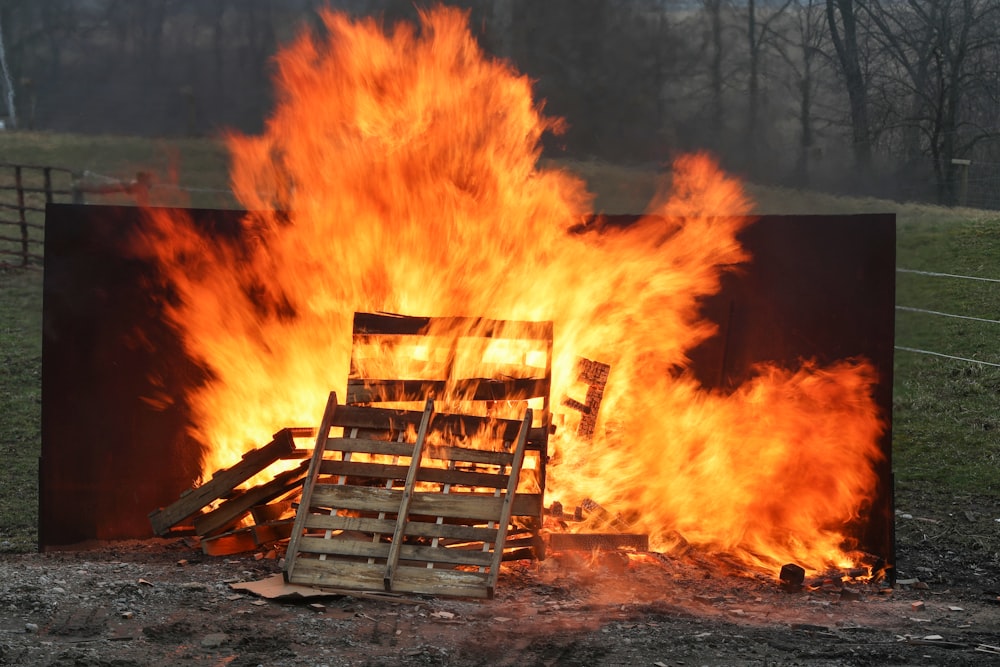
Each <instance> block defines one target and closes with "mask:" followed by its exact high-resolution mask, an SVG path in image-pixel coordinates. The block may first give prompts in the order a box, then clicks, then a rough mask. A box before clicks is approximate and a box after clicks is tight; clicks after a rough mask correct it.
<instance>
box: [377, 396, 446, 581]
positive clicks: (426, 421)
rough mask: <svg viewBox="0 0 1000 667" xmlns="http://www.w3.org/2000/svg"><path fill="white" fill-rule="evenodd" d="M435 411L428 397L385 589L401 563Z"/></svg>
mask: <svg viewBox="0 0 1000 667" xmlns="http://www.w3.org/2000/svg"><path fill="white" fill-rule="evenodd" d="M432 412H434V401H432V400H430V399H428V400H427V407H425V408H424V416H423V419H421V420H420V430H419V431H418V432H417V442H416V443H415V444H414V445H413V456H412V457H411V458H410V470H409V471H408V472H407V473H406V484H405V486H404V487H403V498H402V501H401V502H400V504H399V513H398V514H397V515H396V529H395V531H393V533H392V544H391V545H390V546H389V557H388V560H387V562H386V564H385V576H384V577H383V582H384V584H385V590H387V591H391V590H392V577H393V574H394V573H395V570H396V567H397V566H398V564H399V551H400V547H401V546H402V543H403V531H404V530H405V528H406V521H407V517H408V516H409V514H410V505H411V503H412V501H413V497H414V491H413V486H414V485H415V484H416V483H417V471H418V470H419V469H420V457H421V456H422V455H423V450H424V443H426V442H427V431H428V429H429V428H430V426H431V413H432Z"/></svg>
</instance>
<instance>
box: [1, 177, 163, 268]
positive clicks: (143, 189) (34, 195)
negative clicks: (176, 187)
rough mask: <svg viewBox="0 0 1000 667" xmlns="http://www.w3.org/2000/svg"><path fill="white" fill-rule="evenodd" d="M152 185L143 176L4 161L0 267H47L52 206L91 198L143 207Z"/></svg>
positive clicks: (82, 202) (84, 201)
mask: <svg viewBox="0 0 1000 667" xmlns="http://www.w3.org/2000/svg"><path fill="white" fill-rule="evenodd" d="M150 184H151V180H150V178H149V176H148V175H146V174H142V173H140V174H137V175H136V178H135V179H134V180H132V181H120V180H118V179H115V178H108V177H106V176H100V175H97V174H92V173H90V172H87V171H83V172H80V171H74V170H72V169H67V168H65V167H53V166H47V165H32V164H15V163H10V162H0V266H20V267H25V268H29V267H41V266H42V263H43V262H44V251H43V247H44V243H45V206H46V205H47V204H52V203H73V204H85V203H86V201H87V196H88V195H91V196H104V197H107V196H114V195H119V196H123V197H125V199H126V200H128V201H131V202H133V203H143V202H145V201H148V197H147V194H148V190H149V187H150ZM6 258H16V259H13V260H11V261H8V260H7V259H6Z"/></svg>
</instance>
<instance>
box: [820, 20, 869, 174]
mask: <svg viewBox="0 0 1000 667" xmlns="http://www.w3.org/2000/svg"><path fill="white" fill-rule="evenodd" d="M857 5H858V2H857V0H826V16H827V25H828V27H829V30H830V39H831V40H832V41H833V46H834V49H835V51H836V55H837V62H838V63H839V65H840V73H841V76H843V78H844V84H845V87H846V88H847V97H848V100H849V104H850V115H851V135H852V147H853V152H854V162H855V165H856V167H857V168H858V170H859V171H860V172H861V177H862V178H864V177H865V176H866V175H867V174H868V172H870V170H871V164H872V146H871V126H870V121H869V117H868V90H867V88H868V82H867V79H866V77H865V73H864V69H863V67H862V59H863V56H864V54H863V53H862V47H861V45H860V43H859V23H858V14H857Z"/></svg>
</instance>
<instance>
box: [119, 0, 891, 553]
mask: <svg viewBox="0 0 1000 667" xmlns="http://www.w3.org/2000/svg"><path fill="white" fill-rule="evenodd" d="M323 19H324V22H325V24H326V28H327V31H326V33H325V34H324V36H323V37H322V38H319V37H316V36H314V35H312V34H303V35H302V36H301V37H299V38H298V39H297V41H295V42H294V43H293V44H291V45H290V46H288V47H287V48H285V49H284V50H283V51H282V52H281V53H280V54H279V55H278V56H277V59H276V62H277V70H278V74H277V84H276V85H277V99H278V102H277V108H276V110H275V111H274V114H273V116H272V117H271V118H270V120H269V121H268V123H267V127H266V130H265V132H264V133H263V134H262V135H261V136H231V137H230V138H229V139H228V145H229V148H230V151H231V156H232V174H231V176H232V185H233V188H234V191H235V193H236V195H237V196H238V198H239V200H240V201H241V202H242V204H243V205H244V206H245V207H246V209H247V210H249V211H252V213H249V214H247V216H246V217H245V219H244V222H243V224H244V230H243V232H244V234H243V240H242V241H241V242H240V243H239V244H234V243H230V242H226V241H222V240H219V239H218V238H212V237H209V236H207V235H206V234H205V233H204V232H201V231H199V230H197V229H196V228H195V227H194V226H193V225H192V224H191V223H190V221H188V220H186V219H184V218H182V217H179V216H178V215H177V214H176V213H171V214H165V213H164V212H163V210H161V211H160V212H157V210H156V209H152V210H151V211H150V216H151V219H152V221H153V223H152V224H151V225H150V228H149V230H148V234H147V235H146V236H145V237H144V238H143V239H141V240H140V241H139V242H138V245H139V247H140V251H141V252H142V253H144V254H147V255H149V256H154V257H156V259H157V261H158V263H159V264H160V265H161V267H162V269H163V271H164V274H165V275H166V276H167V278H168V279H169V280H170V281H171V282H172V283H173V285H174V289H175V291H176V295H177V299H175V300H172V301H171V302H170V303H169V304H167V305H166V306H165V308H166V315H167V317H168V318H169V320H170V322H171V323H172V324H173V325H175V326H176V328H177V329H178V331H180V332H181V335H182V337H183V342H184V345H185V346H186V349H187V352H188V354H190V355H191V356H192V357H193V358H195V359H197V360H199V361H201V362H202V363H204V364H205V365H206V366H207V367H208V368H210V369H211V371H212V379H211V381H209V382H208V383H207V384H205V385H204V386H203V387H201V388H199V389H198V390H196V391H195V392H194V393H193V394H192V395H190V396H188V397H186V398H187V400H188V402H189V404H190V405H191V408H192V411H193V422H194V427H193V429H194V435H195V436H196V437H197V438H198V439H199V440H200V441H202V442H204V443H209V445H210V447H211V450H212V453H211V460H208V461H206V463H205V469H206V471H209V472H210V471H212V470H215V469H217V468H219V467H222V466H226V465H229V464H231V463H232V462H234V461H235V460H236V459H238V457H239V456H240V455H241V454H242V453H243V452H244V451H246V450H247V449H249V448H251V447H253V446H256V445H258V444H260V443H263V442H267V441H268V439H269V438H270V434H271V433H273V432H275V431H276V430H278V429H280V428H282V427H284V426H288V425H302V424H313V423H315V422H317V421H318V419H319V416H320V415H321V414H322V411H323V406H324V404H325V400H326V395H327V393H328V392H329V391H330V390H331V389H333V390H336V391H337V392H338V393H339V394H340V395H343V392H344V388H345V386H346V379H347V376H348V361H349V359H350V349H351V322H352V315H353V313H354V312H355V311H372V312H374V311H388V312H395V313H403V314H411V315H434V316H446V315H475V316H483V317H489V318H495V319H507V320H529V321H530V320H536V321H537V320H550V321H552V322H554V325H555V341H554V350H555V351H554V359H553V365H552V372H553V386H552V397H553V399H554V402H553V404H554V405H558V402H559V399H560V398H561V397H563V396H566V395H568V394H571V393H572V392H573V391H574V382H575V381H576V379H577V378H576V375H575V368H576V360H577V358H578V357H586V358H588V359H594V360H598V361H601V362H604V363H608V364H610V365H611V368H612V370H611V376H610V380H609V384H608V386H607V390H606V393H605V395H604V400H603V405H602V408H601V417H600V421H599V423H598V429H597V434H596V436H595V437H594V439H593V441H586V440H584V439H580V438H577V437H576V436H575V435H574V434H575V428H573V424H572V421H573V419H575V418H578V415H576V416H574V413H572V411H567V414H566V415H562V417H561V419H562V420H564V421H565V424H564V425H563V427H562V428H560V429H559V430H558V432H557V433H556V435H555V436H554V438H553V441H552V442H551V443H550V448H551V452H552V454H553V458H552V463H551V464H550V466H549V468H548V484H547V489H546V496H547V502H551V501H552V500H560V501H561V502H563V503H564V505H566V506H573V505H575V504H579V503H580V501H581V500H582V499H584V498H593V499H594V500H596V501H597V502H599V503H601V504H602V505H603V506H605V507H609V508H613V509H614V511H615V512H618V513H620V514H622V515H623V516H627V517H629V520H630V521H631V522H633V524H632V527H633V530H635V531H637V532H639V531H641V532H647V533H649V535H650V536H651V539H652V543H653V545H654V546H655V545H657V544H663V543H664V541H665V540H669V539H671V538H670V536H671V535H675V534H676V533H680V534H682V535H683V536H684V537H685V538H686V539H687V540H688V541H689V542H692V543H695V544H700V545H705V546H706V547H707V548H712V549H718V550H723V551H726V552H728V553H731V554H736V555H739V556H741V557H743V558H745V559H746V560H747V562H748V563H756V564H770V565H773V563H780V562H786V561H797V562H802V563H808V564H811V565H813V566H815V567H820V566H823V565H831V564H837V563H839V564H843V563H844V561H847V560H849V559H850V558H849V556H850V554H848V553H847V552H846V551H845V546H844V545H845V534H844V533H845V526H846V525H847V524H848V522H850V521H852V520H853V519H855V518H856V517H857V514H858V512H859V511H860V508H862V507H864V506H865V505H866V504H867V503H868V502H869V501H870V500H871V496H872V494H873V489H874V487H875V481H876V480H875V474H874V472H873V464H874V463H875V462H876V461H877V460H878V458H879V456H880V454H879V449H878V446H877V442H878V438H879V436H880V434H881V433H882V429H883V427H884V425H883V423H882V421H881V420H880V418H879V414H878V409H877V408H876V406H875V404H874V401H873V399H872V388H873V385H874V383H875V381H876V378H875V377H874V372H873V370H872V369H871V367H870V366H869V365H868V364H866V363H864V362H861V361H845V362H842V363H839V364H835V365H833V366H831V367H827V368H819V367H816V366H815V365H813V364H810V363H806V364H804V365H803V367H802V368H800V369H798V370H786V369H782V368H776V367H762V368H760V369H759V373H758V374H757V376H756V377H755V378H754V379H753V380H751V381H749V382H748V383H746V384H745V385H744V386H742V387H739V388H738V389H736V390H735V391H733V392H731V393H726V394H723V393H720V392H716V391H709V390H706V389H705V388H703V387H701V386H700V385H699V383H698V382H697V381H696V380H695V379H694V378H693V376H692V374H691V373H690V372H689V371H688V370H686V369H687V366H688V360H687V357H686V352H687V351H689V350H691V349H692V348H693V347H694V346H696V345H697V344H698V343H700V342H702V341H703V340H705V339H706V338H707V337H710V336H712V335H713V334H714V333H715V326H714V325H713V324H712V323H710V322H707V321H704V320H703V319H700V317H699V299H701V298H703V297H704V296H706V295H710V294H713V293H714V292H716V291H717V290H718V288H719V284H720V275H721V274H722V273H723V272H725V271H727V270H730V269H731V268H733V267H734V266H736V265H738V264H739V263H741V262H746V261H748V260H749V259H750V258H749V257H748V256H747V254H746V253H745V252H744V250H743V249H742V248H741V246H740V244H739V242H738V241H737V238H736V237H737V233H738V232H739V231H740V230H741V229H742V228H743V226H744V225H746V224H749V222H750V219H749V218H747V217H746V215H747V214H748V213H749V211H750V210H751V202H750V201H749V200H748V198H747V197H746V195H745V194H744V192H743V191H742V189H741V186H740V184H739V183H738V182H736V181H735V180H734V179H732V178H729V177H727V176H726V175H724V174H723V173H721V172H720V171H719V170H718V168H717V167H716V165H715V164H714V163H713V161H712V160H711V159H710V158H709V157H707V156H705V155H688V156H684V157H681V158H679V159H677V160H676V161H675V162H674V164H673V166H672V170H671V178H670V182H669V183H667V184H665V185H664V188H663V190H662V192H661V194H660V195H659V196H658V198H657V199H656V201H655V202H654V203H653V204H652V205H651V206H650V208H649V210H648V214H649V215H648V217H646V218H644V219H643V220H642V221H641V222H640V223H638V224H636V225H634V226H631V227H628V228H621V229H614V228H604V229H594V230H591V231H590V232H588V233H569V231H568V230H569V229H570V228H571V227H574V226H578V225H579V223H580V222H581V221H582V220H584V219H587V218H588V216H589V213H590V208H589V207H590V203H591V199H592V198H591V196H590V195H589V194H588V192H587V191H586V189H585V187H584V185H583V184H582V182H581V180H580V179H578V178H576V177H575V176H573V175H572V174H570V173H566V172H565V171H560V170H557V169H553V168H545V167H542V166H541V165H540V144H539V141H540V138H541V137H542V135H543V133H544V132H546V131H558V130H559V124H560V121H557V120H553V119H551V118H547V117H545V116H544V115H543V113H542V109H541V106H540V105H539V104H536V103H535V102H533V100H532V95H531V83H530V81H529V80H528V79H527V78H526V77H524V76H521V75H519V74H517V73H516V72H515V71H514V70H513V69H512V68H511V66H510V65H509V64H506V63H504V62H501V61H498V60H494V59H491V58H489V57H486V56H485V55H484V54H483V53H482V51H481V50H480V48H479V47H478V45H477V43H476V41H475V39H474V38H473V37H472V35H471V34H470V32H469V30H468V29H467V26H466V16H465V15H464V14H463V13H461V12H459V11H455V10H450V9H444V8H438V9H434V10H430V11H427V12H425V13H423V14H422V16H421V23H420V26H419V27H415V26H411V25H407V24H403V25H398V26H395V27H394V28H393V29H392V30H391V31H390V32H388V33H387V32H386V31H385V30H384V29H383V27H382V26H380V25H379V24H378V23H376V22H375V21H373V20H357V21H354V20H351V19H349V18H347V17H345V16H342V15H339V14H335V13H325V14H324V15H323ZM555 410H556V411H558V410H559V408H558V407H556V408H555ZM803 452H808V455H803Z"/></svg>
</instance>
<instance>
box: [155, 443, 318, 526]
mask: <svg viewBox="0 0 1000 667" xmlns="http://www.w3.org/2000/svg"><path fill="white" fill-rule="evenodd" d="M313 434H314V431H313V429H312V428H302V427H293V428H284V429H282V430H280V431H278V432H277V433H275V434H274V436H273V439H272V440H271V442H269V443H268V444H266V445H264V446H263V447H258V448H257V449H253V450H250V451H249V452H247V453H246V454H244V455H243V458H242V460H240V461H239V462H238V463H236V464H234V465H232V466H230V467H228V468H223V469H222V470H217V471H216V472H215V474H214V475H212V478H211V479H209V480H208V481H206V482H205V483H204V484H202V485H201V486H198V487H196V488H194V489H191V490H188V491H185V492H184V493H182V494H181V496H180V498H178V499H177V500H176V501H175V502H173V503H171V504H170V505H168V506H167V507H163V508H160V509H156V510H154V511H152V512H150V514H149V522H150V525H152V527H153V533H155V534H156V535H161V536H162V535H166V534H167V533H169V532H170V530H171V529H172V528H174V527H176V526H178V525H180V524H182V523H183V522H185V520H187V519H191V518H192V517H194V516H195V515H198V514H199V513H200V512H203V511H204V510H205V508H207V507H208V506H209V505H211V504H212V503H214V502H215V501H217V500H221V499H224V498H225V499H227V500H226V501H225V502H224V503H223V505H222V506H221V507H220V508H218V509H216V510H212V511H211V512H209V513H208V514H201V515H199V516H197V518H195V519H194V522H195V524H196V525H197V524H200V528H201V530H199V529H198V528H196V529H195V530H196V533H197V534H199V535H206V536H207V535H210V534H219V533H221V532H224V531H226V530H228V529H229V528H230V527H232V525H233V524H234V523H236V522H237V521H238V520H239V519H241V518H242V517H243V516H245V515H246V514H247V513H249V512H250V510H251V509H252V508H253V507H254V505H258V504H263V503H266V502H268V501H269V500H271V499H272V498H275V497H278V496H280V495H282V494H281V493H280V492H277V493H275V494H274V495H270V496H268V494H267V493H265V494H260V495H257V496H250V495H247V494H246V493H242V494H237V495H240V496H242V499H240V500H237V499H236V498H235V497H234V496H233V490H234V489H235V488H236V487H238V486H239V485H240V484H242V483H244V482H246V481H247V480H249V479H250V478H251V477H253V476H254V475H257V474H259V473H260V472H262V471H264V470H266V469H268V468H269V467H270V466H272V465H273V464H275V463H277V462H278V461H283V460H289V459H295V458H298V457H299V453H298V451H297V450H296V447H295V440H294V439H295V438H306V437H311V436H312V435H313ZM302 476H303V474H300V475H299V478H300V479H301V477H302ZM282 479H283V480H284V481H285V482H286V483H287V482H292V485H294V481H293V480H291V479H290V477H289V476H288V475H285V476H284V477H283V478H282ZM269 491H277V489H275V488H273V487H272V488H271V489H269ZM258 493H259V492H258ZM251 498H253V501H251V502H248V501H250V499H251ZM206 517H210V518H206Z"/></svg>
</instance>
